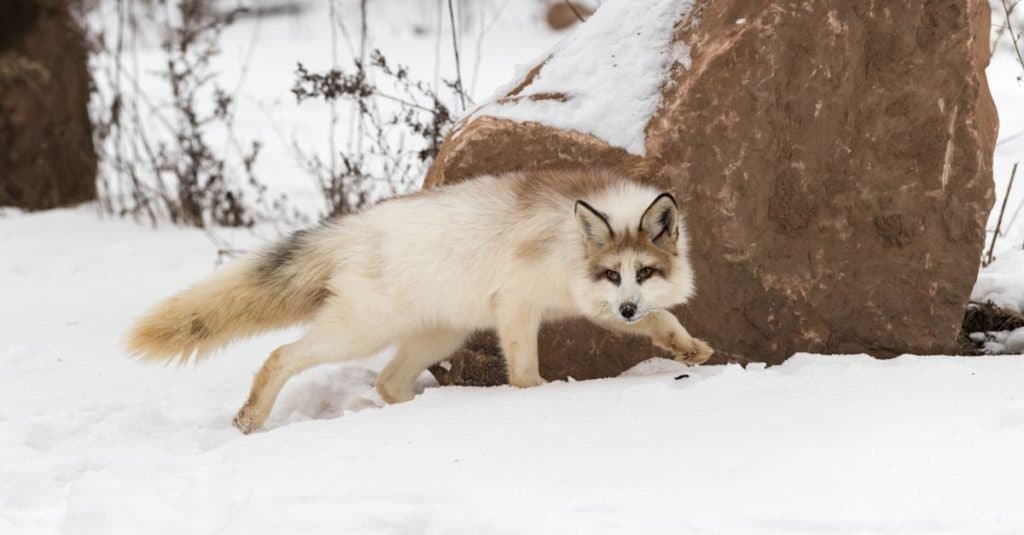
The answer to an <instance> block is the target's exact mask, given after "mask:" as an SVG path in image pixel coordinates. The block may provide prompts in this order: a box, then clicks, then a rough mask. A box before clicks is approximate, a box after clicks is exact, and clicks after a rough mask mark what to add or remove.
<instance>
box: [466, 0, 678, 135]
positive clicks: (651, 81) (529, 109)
mask: <svg viewBox="0 0 1024 535" xmlns="http://www.w3.org/2000/svg"><path fill="white" fill-rule="evenodd" d="M692 5H693V4H692V2H688V1H687V2H680V1H679V0H651V1H647V2H636V1H634V0H607V1H605V2H603V3H602V4H601V7H600V8H599V9H598V10H597V11H596V12H595V13H594V14H593V15H592V16H591V17H590V18H589V19H587V22H586V23H585V24H581V25H578V26H577V27H576V29H575V30H573V33H572V34H571V35H570V36H569V37H567V38H566V39H565V40H563V41H562V42H560V43H558V44H557V45H556V46H555V47H554V48H553V49H552V50H551V52H550V53H549V54H548V55H547V56H546V57H547V60H546V61H545V62H544V65H543V67H541V69H540V72H539V73H538V74H537V76H536V78H534V80H533V81H532V82H531V83H530V85H528V86H527V87H526V88H525V90H524V91H523V92H522V93H521V94H519V95H517V96H515V97H513V98H511V99H498V100H496V101H494V102H491V103H488V104H485V105H483V106H481V107H480V108H478V109H477V110H476V111H475V112H474V115H487V116H492V117H499V118H505V119H511V120H515V121H520V122H537V123H541V124H545V125H548V126H552V127H555V128H562V129H566V130H575V131H578V132H582V133H586V134H591V135H593V136H595V137H598V138H600V139H602V140H604V141H606V142H608V143H609V144H611V145H614V146H618V147H622V148H624V149H626V150H627V151H629V152H631V153H633V154H641V155H642V154H643V153H644V150H645V147H644V142H645V137H646V136H645V129H646V128H647V123H648V122H649V121H650V119H651V116H653V115H654V112H655V111H656V110H657V108H658V105H659V104H660V103H661V87H662V85H663V84H664V82H665V75H666V72H667V69H668V67H669V61H670V60H674V61H677V62H679V63H680V64H682V65H683V66H685V67H687V68H688V67H689V65H690V56H689V49H688V48H685V47H684V48H678V47H677V48H675V49H672V48H671V47H670V41H671V37H672V27H673V25H674V24H675V22H676V21H678V20H679V18H680V16H681V15H682V14H683V13H685V12H686V11H688V10H689V9H690V8H691V7H692ZM553 94H559V95H564V96H565V99H564V101H563V100H561V99H552V98H550V96H551V95H553Z"/></svg>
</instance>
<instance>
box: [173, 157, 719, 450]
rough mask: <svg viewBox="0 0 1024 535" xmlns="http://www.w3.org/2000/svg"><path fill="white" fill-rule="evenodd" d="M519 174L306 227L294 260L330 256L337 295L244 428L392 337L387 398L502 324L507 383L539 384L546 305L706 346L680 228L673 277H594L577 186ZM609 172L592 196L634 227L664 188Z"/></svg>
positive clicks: (679, 346) (396, 398)
mask: <svg viewBox="0 0 1024 535" xmlns="http://www.w3.org/2000/svg"><path fill="white" fill-rule="evenodd" d="M587 176H591V175H587ZM516 177H518V179H519V180H523V175H515V176H513V177H495V176H482V177H478V178H476V179H473V180H470V181H466V182H463V183H460V184H458V185H454V186H449V187H445V188H443V189H441V190H435V191H430V192H425V193H422V194H418V195H413V196H410V197H406V198H401V199H397V200H392V201H387V202H384V203H381V204H379V205H377V206H376V207H374V208H372V209H370V210H367V211H365V212H363V213H360V214H355V215H351V216H346V217H344V218H341V219H339V220H336V221H334V222H332V223H331V224H329V225H328V226H327V227H326V228H323V229H320V230H316V231H314V232H313V233H311V234H310V235H309V236H310V244H309V247H310V248H311V249H310V250H308V251H305V252H304V253H303V255H304V256H305V257H304V258H297V259H296V262H297V267H295V266H293V267H291V268H289V269H300V268H302V265H303V262H307V263H309V265H310V266H312V265H314V263H316V264H315V265H317V266H320V267H323V262H329V264H330V265H329V266H328V268H329V273H330V276H329V279H328V282H327V284H326V286H327V288H328V289H329V290H330V291H331V292H332V294H333V295H332V296H331V297H330V298H328V299H327V300H326V302H324V303H323V304H322V305H321V306H320V308H319V309H318V310H316V311H315V316H314V319H313V321H312V324H311V326H310V329H309V332H308V333H307V334H306V335H305V336H304V337H303V338H302V339H300V340H298V341H297V342H295V343H292V344H288V345H286V346H282V347H281V348H278V350H276V351H275V352H274V353H273V354H272V355H271V356H270V358H269V359H267V362H266V363H265V364H264V366H263V368H262V369H261V370H260V373H259V374H258V375H257V377H256V379H255V381H254V384H253V389H252V392H251V394H250V397H249V400H248V401H247V402H246V404H245V406H244V407H243V408H242V409H241V411H239V414H238V416H237V417H236V419H235V423H236V426H238V427H239V429H241V430H242V431H244V432H249V431H251V430H253V429H256V428H258V427H259V426H260V425H262V422H263V421H264V420H265V419H266V417H267V415H268V414H269V411H270V408H271V407H272V405H273V402H274V399H275V398H276V396H277V393H278V392H279V391H280V389H281V387H282V386H283V385H284V383H285V382H286V381H287V379H288V378H289V377H290V376H291V375H293V374H295V373H298V372H300V371H302V370H304V369H307V368H309V367H311V366H315V365H317V364H320V363H324V362H333V361H340V360H348V359H353V358H360V357H365V356H367V355H370V354H373V353H375V352H377V351H379V350H381V349H383V348H385V347H387V346H389V345H391V344H394V343H396V342H397V343H398V345H399V350H398V355H397V356H396V357H395V359H394V360H393V361H392V362H391V363H390V364H389V365H388V367H387V368H385V370H384V371H383V372H382V373H381V375H380V377H379V378H378V384H377V387H378V390H379V391H380V393H381V395H382V397H384V399H386V400H387V401H389V402H400V401H406V400H408V399H411V398H412V396H413V390H412V386H413V381H414V379H415V377H416V376H417V375H418V374H419V373H420V372H421V371H422V370H423V369H425V368H426V367H428V366H430V365H431V364H434V363H436V362H438V361H440V360H443V359H444V358H446V357H448V355H450V354H451V353H452V352H453V351H455V350H456V349H457V348H458V347H459V346H460V345H461V344H462V342H463V341H464V339H465V338H466V336H468V335H469V334H470V333H471V332H473V331H475V330H478V329H487V328H494V329H496V330H497V332H498V336H499V339H500V341H501V345H502V352H503V354H504V356H505V358H506V361H507V364H508V374H509V381H510V382H511V383H512V384H513V385H516V386H521V387H525V386H533V385H537V384H541V383H543V382H544V379H543V378H541V376H540V373H539V371H538V361H537V332H538V329H539V327H540V324H541V322H542V321H544V320H548V319H552V318H561V317H568V316H585V317H588V318H590V319H591V320H593V321H595V322H597V323H600V324H601V325H605V326H607V327H610V328H614V329H617V330H623V331H628V332H634V333H638V334H644V335H647V336H650V337H652V339H653V340H654V341H655V343H657V344H658V345H660V346H662V347H666V348H668V349H670V350H672V351H674V352H675V353H676V354H677V355H679V356H680V357H681V358H683V359H685V360H687V361H688V362H703V361H704V360H706V359H707V357H708V356H710V352H711V350H710V348H709V347H708V346H707V345H706V344H704V343H703V342H701V341H699V340H696V339H693V338H691V337H690V336H689V334H688V333H687V332H686V330H685V329H684V328H683V327H682V326H681V325H679V323H678V320H676V319H675V317H674V316H673V315H672V314H670V313H668V312H667V311H666V310H667V309H668V308H669V307H671V306H673V305H677V304H679V303H682V302H684V301H686V299H687V298H688V297H689V296H690V294H691V293H692V292H693V285H694V283H693V273H692V270H691V268H690V265H689V261H688V258H687V254H688V249H687V243H686V235H685V232H684V231H682V229H681V231H680V232H679V236H678V242H677V244H676V245H677V250H678V254H677V255H676V256H675V257H674V259H673V264H674V265H673V269H672V270H671V273H672V276H671V277H668V278H664V279H661V278H658V279H657V280H655V279H651V280H649V281H647V282H646V283H645V284H643V285H638V284H636V282H635V281H633V280H630V281H624V283H623V284H622V285H621V286H619V287H616V286H614V285H612V284H609V283H607V282H605V283H602V282H601V281H595V280H594V277H593V274H592V273H590V272H589V271H588V267H587V256H586V251H585V248H584V244H583V240H582V238H581V234H580V229H579V228H578V227H577V223H576V219H575V216H574V205H575V201H576V199H573V198H568V197H565V196H564V194H562V193H559V192H558V191H557V188H556V189H554V190H552V191H550V192H548V191H539V192H534V193H536V194H535V195H534V196H533V197H532V199H533V200H532V201H531V202H529V203H524V200H523V198H522V194H523V193H522V190H521V189H520V190H516V189H515V187H514V184H515V181H514V179H516ZM527 178H528V177H527ZM609 184H612V185H611V186H610V187H606V188H604V189H598V190H595V191H593V192H592V194H590V195H588V197H587V198H586V199H585V200H586V201H587V202H589V203H590V204H591V205H593V206H594V207H596V208H597V209H599V210H601V211H603V212H605V213H606V214H607V215H608V218H609V221H610V222H611V225H612V227H613V228H615V229H617V230H621V231H623V232H625V231H626V230H627V229H636V228H637V226H638V224H639V221H640V218H641V216H642V215H643V213H644V211H645V210H646V209H647V208H648V206H650V204H651V201H653V200H654V199H655V198H656V197H657V196H658V195H659V193H660V192H659V191H657V190H655V189H652V188H650V187H647V186H643V185H640V184H637V183H634V182H624V181H622V180H621V179H616V180H613V181H609ZM531 244H532V246H530V245H531ZM628 255H629V253H628V252H627V253H624V256H623V259H624V260H628V261H629V262H633V261H635V260H637V259H638V258H639V257H637V258H632V257H630V258H627V257H628ZM634 256H636V255H634ZM641 260H642V259H641ZM624 276H625V275H624ZM629 276H630V277H632V275H629ZM307 284H308V283H307ZM624 299H630V300H632V301H633V302H636V303H637V304H638V305H639V306H640V307H641V312H642V313H641V314H640V316H638V317H637V318H635V319H636V320H638V321H633V322H632V323H627V322H626V321H625V320H623V318H622V317H621V316H619V315H617V314H615V313H613V312H611V311H614V310H616V309H617V307H618V305H619V304H620V303H621V302H623V300H624ZM186 312H187V311H186Z"/></svg>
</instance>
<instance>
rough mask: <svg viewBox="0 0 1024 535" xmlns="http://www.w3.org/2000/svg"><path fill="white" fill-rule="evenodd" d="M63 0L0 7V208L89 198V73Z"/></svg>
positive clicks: (23, 0)
mask: <svg viewBox="0 0 1024 535" xmlns="http://www.w3.org/2000/svg"><path fill="white" fill-rule="evenodd" d="M68 9H69V8H68V5H67V3H66V2H60V1H49V0H47V1H44V0H18V1H14V2H2V3H0V21H2V22H0V206H18V207H21V208H26V209H29V210H39V209H46V208H53V207H55V206H64V205H69V204H75V203H79V202H82V201H87V200H90V199H94V198H95V197H96V153H95V151H94V149H93V141H92V127H91V124H90V122H89V114H88V110H87V106H88V103H89V84H90V79H89V72H88V70H87V55H86V47H85V40H84V37H83V34H82V30H81V28H80V27H79V26H78V25H77V24H76V22H75V21H74V19H73V18H72V17H71V16H70V14H69V12H68Z"/></svg>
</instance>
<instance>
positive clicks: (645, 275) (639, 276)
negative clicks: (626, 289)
mask: <svg viewBox="0 0 1024 535" xmlns="http://www.w3.org/2000/svg"><path fill="white" fill-rule="evenodd" d="M653 276H654V268H652V267H649V266H648V267H642V268H640V269H639V270H637V272H636V282H637V283H641V282H643V281H645V280H647V279H649V278H651V277H653Z"/></svg>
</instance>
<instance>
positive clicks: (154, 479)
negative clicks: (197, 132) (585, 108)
mask: <svg viewBox="0 0 1024 535" xmlns="http://www.w3.org/2000/svg"><path fill="white" fill-rule="evenodd" d="M0 237H2V243H0V245H2V246H3V252H4V254H3V255H0V288H2V289H3V292H2V296H3V305H4V306H3V307H0V325H2V326H3V328H2V329H0V368H2V370H3V373H0V533H2V534H4V535H6V534H8V533H11V534H21V533H25V534H33V535H35V534H47V533H73V534H104V535H108V534H132V535H135V534H140V533H145V534H163V533H167V534H171V533H173V534H180V533H189V534H205V533H211V534H213V533H216V534H218V535H220V534H235V533H238V534H247V535H248V534H258V533H268V534H279V533H290V534H294V533H358V534H376V533H382V534H383V533H386V534H399V533H445V534H450V533H456V534H458V533H466V534H474V535H476V534H480V533H508V534H513V533H515V534H518V533H542V534H543V533H552V534H564V533H587V534H600V533H673V534H675V533H708V532H715V533H815V534H817V533H870V532H878V533H996V532H999V533H1019V532H1024V508H1021V507H1020V497H1021V496H1022V495H1024V455H1022V454H1021V452H1022V451H1024V390H1022V389H1021V386H1020V385H1021V384H1024V358H1021V357H979V358H954V357H903V358H899V359H895V360H890V361H877V360H873V359H870V358H867V357H858V356H850V357H827V356H808V355H802V356H798V357H795V358H794V359H792V360H790V361H789V362H787V363H786V364H785V365H783V366H779V367H773V368H767V369H765V368H763V367H759V366H754V365H752V366H748V367H747V368H746V369H743V368H740V367H738V366H735V365H734V366H709V367H702V368H695V369H684V368H682V367H681V366H680V365H678V364H675V363H672V362H669V361H649V362H647V363H644V364H642V365H641V366H638V367H637V368H634V369H633V370H631V371H630V372H629V373H628V374H627V376H624V377H620V378H617V379H607V380H599V381H583V382H574V383H553V384H549V385H546V386H543V387H540V388H535V389H530V390H516V389H513V388H510V387H499V388H489V389H477V388H428V389H427V390H426V391H425V392H424V393H423V394H422V395H421V396H419V397H417V398H416V399H415V400H413V401H412V402H410V403H407V404H403V405H396V406H389V407H383V408H377V403H376V399H375V398H374V396H373V394H372V393H371V392H370V384H371V383H372V380H373V377H374V371H373V369H374V367H375V366H378V365H379V362H375V363H371V364H370V365H367V366H363V365H359V366H353V367H348V368H344V367H337V366H327V367H323V368H320V369H315V370H312V371H311V372H309V373H307V374H305V375H303V376H301V377H299V378H297V379H296V380H295V381H293V383H292V384H290V385H289V387H288V388H287V389H286V391H285V392H284V393H283V395H282V397H281V399H280V400H279V402H278V406H277V407H276V409H275V412H274V414H273V416H272V418H271V421H270V422H269V430H268V431H267V432H264V433H257V434H255V435H250V436H242V435H240V434H239V433H238V432H237V431H235V430H234V429H233V428H232V427H231V423H230V422H231V417H232V415H233V412H234V410H235V409H237V408H238V406H239V404H240V403H241V402H242V401H243V399H244V397H245V395H246V392H247V389H248V386H249V382H250V380H251V378H252V373H253V372H254V371H255V370H256V369H257V367H258V366H259V365H260V363H261V361H262V359H263V358H264V357H265V356H266V354H267V353H268V352H269V351H270V349H272V348H273V347H274V346H275V345H277V344H279V343H281V342H282V341H284V340H287V339H288V338H289V337H290V336H294V335H295V333H294V332H292V333H278V334H274V335H270V336H266V337H262V338H259V339H256V340H252V341H249V342H246V343H242V344H238V345H236V346H233V347H232V348H231V349H229V350H228V351H227V352H226V353H225V354H223V355H219V356H217V357H215V358H213V359H212V360H210V361H209V362H207V363H205V364H203V365H201V366H199V367H197V368H163V367H159V366H149V365H145V364H143V363H138V362H134V361H131V360H128V359H127V358H126V356H125V355H124V354H123V352H122V349H121V347H120V344H119V341H120V337H121V335H122V333H123V331H124V330H125V328H126V327H127V326H128V324H129V322H130V321H131V319H132V318H133V317H134V316H136V315H137V314H138V313H139V312H140V311H142V310H143V309H144V308H145V307H146V306H148V305H150V304H152V303H153V302H154V301H155V300H157V299H158V298H160V297H162V296H165V295H166V294H168V293H170V292H172V291H174V290H176V289H179V288H181V287H183V286H185V285H187V284H189V283H190V282H191V281H193V280H194V279H195V278H197V277H200V276H202V275H204V274H206V273H208V272H209V271H210V269H211V268H212V265H213V259H214V257H215V255H214V247H213V245H211V244H210V243H209V242H208V241H207V239H206V238H205V237H204V236H203V234H202V233H200V232H199V231H195V230H185V229H165V230H160V231H157V232H154V231H152V230H150V229H148V228H144V227H138V226H135V225H133V224H131V223H128V222H123V221H101V220H98V219H97V218H96V217H95V214H94V213H93V212H92V211H91V210H90V209H89V208H82V209H77V210H64V211H55V212H50V213H45V214H36V215H21V214H14V213H7V214H6V215H0ZM683 373H686V374H688V375H689V377H686V378H681V379H678V380H677V379H675V377H676V376H678V375H681V374H683ZM357 411H358V412H357Z"/></svg>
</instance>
